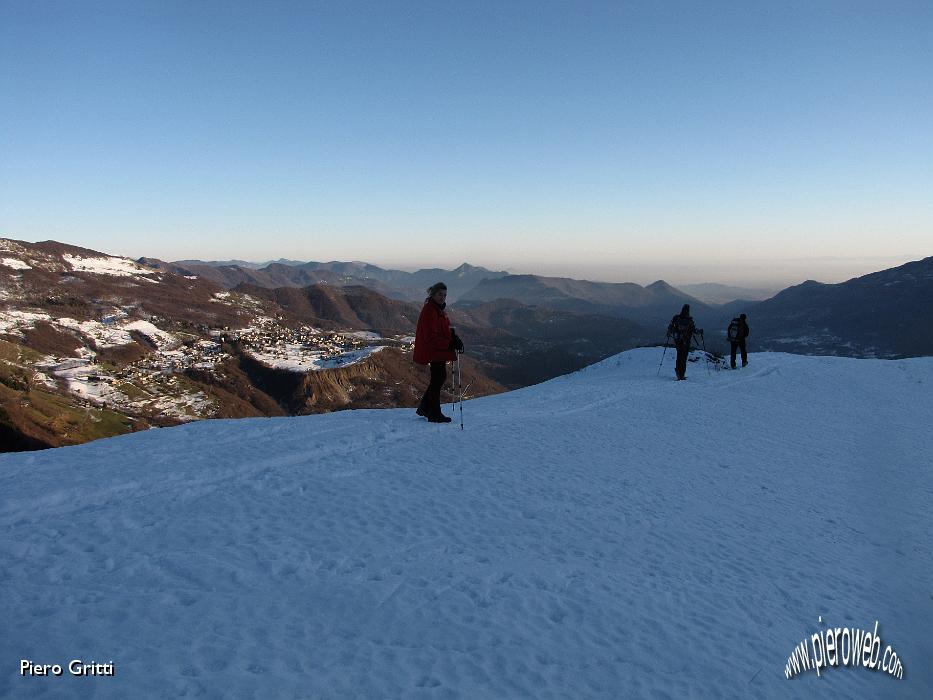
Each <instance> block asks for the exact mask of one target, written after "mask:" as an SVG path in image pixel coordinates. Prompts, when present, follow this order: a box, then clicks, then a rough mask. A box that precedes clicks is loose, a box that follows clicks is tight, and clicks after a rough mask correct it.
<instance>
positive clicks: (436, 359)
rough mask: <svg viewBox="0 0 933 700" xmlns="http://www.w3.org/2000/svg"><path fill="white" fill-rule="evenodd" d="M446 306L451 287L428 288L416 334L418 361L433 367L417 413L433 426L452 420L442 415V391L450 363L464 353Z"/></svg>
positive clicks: (439, 285) (416, 355)
mask: <svg viewBox="0 0 933 700" xmlns="http://www.w3.org/2000/svg"><path fill="white" fill-rule="evenodd" d="M446 306H447V285H446V284H444V283H443V282H438V283H437V284H435V285H432V286H431V287H430V288H429V289H428V298H427V299H425V300H424V306H423V307H421V315H420V316H419V317H418V329H417V330H416V331H415V352H414V360H415V362H417V363H418V364H419V365H430V366H431V381H430V383H429V384H428V388H427V390H426V391H425V392H424V396H422V397H421V403H419V404H418V411H417V413H418V415H419V416H425V417H426V418H427V419H428V420H429V421H430V422H431V423H449V422H450V418H448V417H447V416H445V415H444V414H443V413H441V388H442V387H443V386H444V382H445V381H446V380H447V363H448V362H453V361H454V360H455V359H456V357H457V356H456V355H455V354H454V352H455V351H456V350H459V351H460V352H463V343H462V342H461V341H460V338H458V337H457V334H456V333H454V332H453V330H452V329H451V327H450V319H449V318H447V312H446V311H445V310H444V309H445V307H446Z"/></svg>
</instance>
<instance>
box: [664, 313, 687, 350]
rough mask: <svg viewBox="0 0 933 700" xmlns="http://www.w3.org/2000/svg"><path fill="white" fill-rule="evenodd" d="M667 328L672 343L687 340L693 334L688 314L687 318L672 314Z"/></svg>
mask: <svg viewBox="0 0 933 700" xmlns="http://www.w3.org/2000/svg"><path fill="white" fill-rule="evenodd" d="M667 330H668V332H669V333H670V334H671V340H673V341H674V343H678V344H679V343H682V342H684V341H686V342H689V341H690V338H691V337H692V336H693V319H692V318H690V317H689V316H688V317H687V318H684V317H683V316H680V315H677V316H674V318H672V319H671V325H670V326H668V329H667Z"/></svg>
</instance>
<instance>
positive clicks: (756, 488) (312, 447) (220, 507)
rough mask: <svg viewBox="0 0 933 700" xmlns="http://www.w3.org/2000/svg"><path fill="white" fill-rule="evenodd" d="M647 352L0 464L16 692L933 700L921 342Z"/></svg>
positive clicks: (927, 362) (3, 685) (10, 666)
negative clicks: (794, 671)
mask: <svg viewBox="0 0 933 700" xmlns="http://www.w3.org/2000/svg"><path fill="white" fill-rule="evenodd" d="M659 359H660V350H658V349H642V350H635V351H631V352H627V353H624V354H622V355H619V356H617V357H614V358H610V359H608V360H606V361H604V362H602V363H600V364H598V365H595V366H593V367H590V368H588V369H587V370H585V371H582V372H578V373H575V374H572V375H568V376H566V377H561V378H558V379H555V380H552V381H550V382H547V383H545V384H541V385H538V386H535V387H529V388H527V389H523V390H520V391H515V392H510V393H508V394H503V395H499V396H493V397H486V398H482V399H476V400H472V401H468V402H467V403H466V404H465V406H464V421H465V426H466V429H465V430H463V431H461V430H460V429H459V424H458V422H455V423H453V424H449V425H435V424H428V423H426V422H424V421H423V420H421V419H418V418H417V417H416V416H415V415H414V411H412V410H403V409H397V410H363V411H343V412H338V413H332V414H327V415H315V416H307V417H301V418H283V419H271V418H270V419H249V420H239V421H232V420H223V421H201V422H197V423H191V424H187V425H185V426H180V427H176V428H170V429H163V430H150V431H147V432H142V433H136V434H133V435H127V436H122V437H118V438H113V439H109V440H100V441H97V442H94V443H90V444H87V445H82V446H78V447H67V448H59V449H54V450H47V451H43V452H35V453H21V454H8V455H2V456H0V530H2V532H3V537H2V538H0V616H2V619H3V620H4V623H5V624H4V630H5V631H4V634H2V635H0V668H2V669H3V671H2V673H0V696H3V697H94V698H130V697H132V698H163V697H181V696H186V697H212V698H214V697H216V698H252V697H256V698H308V697H314V698H318V697H326V698H350V697H413V698H422V697H431V698H434V697H445V698H447V697H462V698H512V697H534V698H554V697H566V698H586V697H607V698H627V697H632V698H642V697H657V698H688V697H690V698H711V697H728V698H786V697H827V698H828V697H833V698H835V697H840V698H842V697H845V698H881V697H909V698H928V697H933V668H931V666H930V664H929V660H930V659H931V658H933V637H931V635H930V629H931V628H933V602H931V601H933V551H931V537H930V534H931V516H933V473H931V469H930V461H931V459H930V457H931V455H933V431H931V430H930V425H931V419H933V392H931V386H933V358H920V359H912V360H899V361H883V360H855V359H848V358H816V357H799V356H793V355H785V354H753V355H751V358H750V360H751V364H750V365H749V367H748V368H746V369H744V370H739V371H735V372H730V371H723V372H711V373H709V374H707V372H706V369H705V368H704V367H702V366H701V365H697V364H691V365H690V367H689V370H688V376H689V379H688V381H686V382H674V381H672V380H671V378H672V375H673V367H672V363H673V358H672V357H671V355H670V353H668V356H667V363H666V366H665V367H664V368H663V370H662V373H661V374H662V376H660V377H659V376H656V374H655V373H656V371H657V368H658V361H659ZM466 379H467V380H468V379H469V378H468V377H467V378H466ZM449 408H450V407H449V404H448V405H447V410H448V411H449ZM818 616H822V619H823V623H822V624H820V623H818ZM875 620H878V621H879V631H880V632H881V635H882V638H883V640H884V643H885V644H890V645H891V646H892V647H893V648H894V649H895V650H896V651H897V653H898V655H899V656H900V658H901V659H902V663H903V665H904V668H905V676H904V679H903V680H895V679H893V678H891V677H889V676H886V675H884V674H882V673H879V672H871V671H868V670H865V669H852V668H837V669H830V670H828V671H826V672H824V674H823V676H822V677H821V678H817V677H816V675H815V674H814V673H812V672H810V673H805V674H803V675H801V676H800V677H798V678H796V679H794V680H786V679H785V678H784V665H785V663H786V660H787V656H788V655H789V654H790V653H791V651H792V650H793V648H794V646H795V645H796V644H797V643H798V642H799V641H800V640H802V639H804V638H805V637H809V635H810V634H811V633H812V632H814V631H816V630H817V629H819V628H822V627H824V626H825V625H826V624H827V623H829V624H832V625H836V626H842V625H848V626H858V627H861V628H866V629H872V628H873V626H874V622H875ZM73 658H81V659H83V660H85V661H91V660H97V661H103V662H109V661H111V660H112V661H113V662H114V664H115V667H116V676H115V677H113V678H103V677H101V678H74V677H70V676H68V675H67V671H66V675H65V676H63V677H61V678H29V677H26V678H23V677H20V676H19V674H18V669H19V660H20V659H31V660H33V661H35V662H37V663H62V664H65V663H67V662H68V660H70V659H73Z"/></svg>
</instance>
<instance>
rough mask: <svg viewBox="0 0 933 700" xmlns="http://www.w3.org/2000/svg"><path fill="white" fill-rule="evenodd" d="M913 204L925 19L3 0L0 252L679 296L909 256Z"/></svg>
mask: <svg viewBox="0 0 933 700" xmlns="http://www.w3.org/2000/svg"><path fill="white" fill-rule="evenodd" d="M931 193H933V3H931V2H929V1H928V0H926V1H923V2H896V1H895V2H859V1H839V2H818V1H817V2H814V1H812V0H808V1H804V2H784V1H780V2H779V1H777V0H770V1H768V2H734V3H732V2H728V3H723V2H711V3H699V2H687V3H679V2H674V3H669V2H611V3H587V2H546V1H544V2H515V1H512V0H508V1H500V2H490V3H472V2H423V3H394V2H370V3H353V2H350V3H345V2H328V3H312V2H295V3H279V2H254V3H235V2H218V3H214V2H191V1H186V2H153V3H146V2H112V3H110V2H108V3H97V2H41V1H39V2H37V1H35V0H0V235H3V236H7V237H12V238H21V239H26V240H43V239H48V238H53V239H57V240H62V241H66V242H70V243H74V244H77V245H84V246H87V247H91V248H96V249H100V250H105V251H108V252H113V253H118V254H125V255H131V256H139V255H150V256H156V257H162V258H167V259H179V258H185V257H199V258H209V259H216V258H245V259H251V260H264V259H269V258H277V257H280V256H284V257H289V258H298V259H335V258H336V259H365V260H368V261H371V262H375V263H377V264H383V265H395V266H411V265H422V264H431V265H433V264H439V265H447V264H456V263H459V262H462V261H463V260H468V261H470V262H473V263H475V264H484V265H487V266H491V267H496V268H503V267H509V268H513V269H521V270H523V271H531V270H534V271H541V272H547V273H552V274H553V273H564V274H575V275H577V276H585V275H588V276H590V277H594V278H600V279H612V278H619V277H620V276H621V277H630V278H631V277H637V276H638V275H637V274H636V273H635V272H631V270H635V269H636V268H639V266H640V267H642V268H644V269H646V270H648V269H650V270H651V272H650V274H649V273H646V274H647V275H648V276H649V277H665V276H666V277H668V278H673V279H675V280H676V279H682V280H687V279H688V278H693V280H692V281H702V280H703V279H705V278H711V277H717V278H719V279H725V277H728V276H729V275H730V274H732V273H730V270H732V271H742V270H744V271H748V270H753V269H762V270H765V269H766V268H771V269H776V267H775V266H777V265H778V262H779V261H788V260H789V261H793V260H795V259H813V258H826V257H841V258H846V259H856V260H862V261H868V260H872V261H874V260H882V259H883V260H892V261H893V260H899V259H901V258H903V259H905V260H906V259H908V258H910V257H919V256H922V255H930V254H933V245H931V241H933V196H931ZM781 264H783V263H781ZM808 264H809V263H808ZM865 264H868V263H865ZM872 265H874V263H871V264H869V267H871V266H872ZM883 266H885V265H876V266H875V267H883ZM668 267H669V268H670V269H674V268H677V269H679V270H681V272H682V273H683V274H680V276H679V277H678V275H677V274H673V273H672V274H670V275H665V274H664V273H665V269H667V268H668ZM655 270H657V273H656V274H655V272H654V271H655ZM704 270H706V271H708V273H709V274H705V273H703V272H702V271H704ZM714 270H718V271H720V272H717V273H715V274H713V271H714ZM694 272H696V273H697V274H693V273H694ZM720 273H721V274H720ZM735 276H737V278H738V277H741V275H740V274H738V272H736V275H735ZM753 276H754V275H753ZM827 276H828V275H827ZM743 280H744V278H743ZM744 281H750V280H744Z"/></svg>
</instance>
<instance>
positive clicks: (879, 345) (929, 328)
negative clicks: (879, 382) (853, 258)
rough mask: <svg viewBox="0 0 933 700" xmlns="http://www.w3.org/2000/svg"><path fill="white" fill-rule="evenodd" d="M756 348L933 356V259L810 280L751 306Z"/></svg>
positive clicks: (887, 355) (895, 355) (833, 353)
mask: <svg viewBox="0 0 933 700" xmlns="http://www.w3.org/2000/svg"><path fill="white" fill-rule="evenodd" d="M747 313H748V314H749V320H750V322H751V324H752V329H753V335H752V337H750V338H749V342H750V343H752V344H753V346H754V348H755V349H768V350H782V351H785V352H795V353H801V354H810V355H849V356H854V357H887V358H895V357H912V356H921V355H933V257H928V258H924V259H923V260H918V261H916V262H910V263H907V264H906V265H901V266H899V267H895V268H891V269H889V270H883V271H881V272H875V273H872V274H869V275H864V276H862V277H856V278H855V279H851V280H849V281H847V282H841V283H839V284H821V283H820V282H813V281H807V282H804V283H803V284H799V285H796V286H794V287H789V288H788V289H785V290H784V291H782V292H780V293H779V294H777V295H775V296H774V297H772V298H771V299H768V300H766V301H762V302H759V303H757V304H753V305H749V306H748V310H747Z"/></svg>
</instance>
